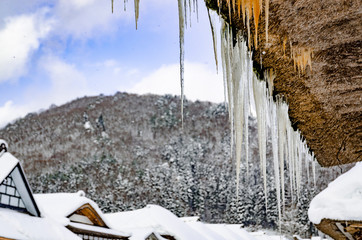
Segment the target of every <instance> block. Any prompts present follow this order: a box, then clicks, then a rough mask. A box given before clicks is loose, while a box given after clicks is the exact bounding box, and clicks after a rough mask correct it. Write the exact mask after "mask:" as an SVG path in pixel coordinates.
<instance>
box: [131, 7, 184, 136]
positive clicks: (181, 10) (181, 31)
mask: <svg viewBox="0 0 362 240" xmlns="http://www.w3.org/2000/svg"><path fill="white" fill-rule="evenodd" d="M135 1H139V0H135ZM184 10H185V9H184V5H183V0H178V17H179V42H180V83H181V128H182V129H183V128H184V58H185V51H184V39H185V36H184V34H185V19H184Z"/></svg>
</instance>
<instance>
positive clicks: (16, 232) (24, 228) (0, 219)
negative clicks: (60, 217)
mask: <svg viewBox="0 0 362 240" xmlns="http://www.w3.org/2000/svg"><path fill="white" fill-rule="evenodd" d="M1 237H5V238H10V239H23V240H27V239H32V240H33V239H34V240H35V239H36V240H42V239H44V240H48V239H53V240H56V239H59V240H61V239H67V240H68V239H69V240H73V239H74V240H80V238H79V237H78V236H77V235H75V234H74V233H72V232H71V231H69V230H68V229H66V228H65V227H64V226H63V225H61V224H59V223H57V222H55V221H54V220H52V219H50V218H47V217H44V218H40V217H32V216H30V215H28V214H25V213H20V212H17V211H14V210H10V209H6V208H0V238H1Z"/></svg>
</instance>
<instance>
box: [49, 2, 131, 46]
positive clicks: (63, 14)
mask: <svg viewBox="0 0 362 240" xmlns="http://www.w3.org/2000/svg"><path fill="white" fill-rule="evenodd" d="M119 2H122V3H123V1H114V4H115V5H114V13H113V14H112V11H111V1H100V0H72V1H69V0H59V3H58V4H57V5H56V6H55V13H54V14H55V17H56V18H57V19H58V23H59V24H58V25H57V28H58V34H59V35H65V37H68V36H69V35H70V36H72V37H74V38H75V39H81V40H84V39H87V38H91V37H97V36H100V35H101V34H103V33H107V32H111V31H113V30H114V29H116V27H118V26H117V23H118V25H119V23H124V22H127V21H126V20H127V19H128V20H129V21H131V19H134V16H133V13H132V12H130V11H127V12H123V7H122V8H121V6H119ZM121 18H122V19H121ZM120 19H121V20H120Z"/></svg>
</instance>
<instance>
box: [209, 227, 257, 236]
mask: <svg viewBox="0 0 362 240" xmlns="http://www.w3.org/2000/svg"><path fill="white" fill-rule="evenodd" d="M205 226H206V227H207V228H209V229H211V230H212V231H213V232H216V233H217V234H218V235H219V236H222V237H223V238H222V239H227V240H255V238H254V237H253V236H251V235H250V234H249V233H248V232H247V231H245V230H244V229H242V228H240V225H234V224H205Z"/></svg>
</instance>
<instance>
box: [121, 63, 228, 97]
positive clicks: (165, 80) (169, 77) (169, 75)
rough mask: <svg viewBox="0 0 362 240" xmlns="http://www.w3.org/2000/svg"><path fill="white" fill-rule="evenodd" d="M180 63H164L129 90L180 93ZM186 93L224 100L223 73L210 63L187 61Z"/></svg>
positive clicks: (135, 91) (139, 92) (144, 92)
mask: <svg viewBox="0 0 362 240" xmlns="http://www.w3.org/2000/svg"><path fill="white" fill-rule="evenodd" d="M179 78H180V66H179V64H171V65H164V66H162V67H161V68H159V69H157V70H156V71H154V72H152V73H151V74H150V75H149V76H147V77H145V78H143V79H142V80H141V81H140V82H139V83H137V84H136V85H135V86H133V87H132V88H130V89H129V90H128V91H130V92H133V93H138V94H146V93H154V94H174V95H180V92H181V87H180V80H179ZM184 85H185V95H186V97H187V99H190V100H202V101H212V102H223V101H224V87H223V80H222V76H221V75H217V74H216V73H215V70H212V69H210V68H208V65H206V64H201V63H190V62H186V63H185V79H184Z"/></svg>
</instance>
